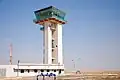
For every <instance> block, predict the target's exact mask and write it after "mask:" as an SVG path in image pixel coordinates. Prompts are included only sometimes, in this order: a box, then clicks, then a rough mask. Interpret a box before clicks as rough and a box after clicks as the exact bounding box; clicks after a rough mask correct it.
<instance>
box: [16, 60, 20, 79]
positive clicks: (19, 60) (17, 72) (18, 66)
mask: <svg viewBox="0 0 120 80" xmlns="http://www.w3.org/2000/svg"><path fill="white" fill-rule="evenodd" d="M19 63H20V60H18V63H17V66H18V70H17V77H19Z"/></svg>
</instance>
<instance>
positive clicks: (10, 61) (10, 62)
mask: <svg viewBox="0 0 120 80" xmlns="http://www.w3.org/2000/svg"><path fill="white" fill-rule="evenodd" d="M9 64H10V65H12V43H11V44H10V60H9Z"/></svg>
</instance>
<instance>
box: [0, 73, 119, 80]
mask: <svg viewBox="0 0 120 80" xmlns="http://www.w3.org/2000/svg"><path fill="white" fill-rule="evenodd" d="M0 80H37V78H36V77H14V78H0ZM38 80H43V78H42V77H39V79H38ZM45 80H54V77H45ZM56 80H120V72H119V73H116V75H115V74H114V75H103V74H100V73H99V74H98V73H91V74H90V73H89V74H88V73H84V74H83V73H81V74H75V73H73V74H67V75H64V76H58V77H57V78H56Z"/></svg>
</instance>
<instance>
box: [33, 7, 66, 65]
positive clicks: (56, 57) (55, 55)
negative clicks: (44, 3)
mask: <svg viewBox="0 0 120 80" xmlns="http://www.w3.org/2000/svg"><path fill="white" fill-rule="evenodd" d="M34 13H35V16H36V20H34V22H35V23H36V24H39V25H42V27H40V30H41V31H43V49H44V50H43V64H50V65H52V64H56V65H64V63H63V49H62V48H63V47H62V25H63V24H65V23H66V21H65V19H64V18H65V15H66V14H65V13H64V12H63V11H61V10H59V9H57V8H55V7H53V6H50V7H47V8H43V9H40V10H37V11H35V12H34Z"/></svg>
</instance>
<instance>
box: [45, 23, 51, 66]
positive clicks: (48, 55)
mask: <svg viewBox="0 0 120 80" xmlns="http://www.w3.org/2000/svg"><path fill="white" fill-rule="evenodd" d="M50 24H51V23H49V22H45V23H44V36H45V37H44V40H45V42H44V44H45V45H44V48H45V64H51V63H52V56H51V55H52V32H51V29H50V26H49V25H50Z"/></svg>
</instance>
